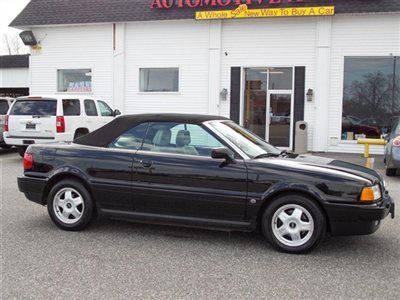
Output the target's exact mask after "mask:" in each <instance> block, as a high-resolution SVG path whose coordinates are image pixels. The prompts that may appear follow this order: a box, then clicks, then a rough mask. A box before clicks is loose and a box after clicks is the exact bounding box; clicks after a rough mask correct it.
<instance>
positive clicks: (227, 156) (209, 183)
mask: <svg viewBox="0 0 400 300" xmlns="http://www.w3.org/2000/svg"><path fill="white" fill-rule="evenodd" d="M23 165H24V170H25V173H24V176H23V177H20V178H18V185H19V189H20V191H21V192H23V193H25V196H26V197H27V198H28V199H29V200H32V201H34V202H37V203H39V204H42V205H47V209H48V212H49V214H50V217H51V219H52V220H53V221H54V223H55V224H56V225H57V226H59V227H60V228H62V229H65V230H81V229H84V228H85V227H86V226H88V225H89V223H90V222H91V221H92V220H93V219H94V218H95V216H96V215H97V214H100V215H103V216H108V217H111V218H121V219H129V220H134V221H140V222H151V223H162V224H174V225H182V226H196V227H204V228H212V229H220V230H229V231H235V230H237V231H258V230H259V231H261V232H262V233H263V234H264V235H265V237H266V238H267V240H268V241H269V242H270V243H271V244H272V245H274V246H275V247H276V248H278V249H280V250H282V251H286V252H290V253H304V252H307V251H310V250H311V249H313V248H314V247H316V246H317V245H318V244H319V243H320V242H321V240H323V238H324V235H325V233H326V232H329V233H331V234H332V235H349V234H369V233H373V232H374V231H375V230H376V229H377V228H378V227H379V224H380V222H381V220H382V219H384V218H385V217H386V216H387V215H388V214H389V213H391V215H392V217H394V203H393V201H392V199H391V198H390V196H389V195H388V192H387V191H386V189H385V183H384V181H383V179H382V177H381V176H380V175H379V174H378V173H377V172H375V171H373V170H371V169H367V168H364V167H361V166H358V165H353V164H350V163H346V162H343V161H338V160H332V159H326V158H321V157H313V156H309V155H300V156H295V155H292V154H289V153H287V152H285V151H283V152H282V151H280V150H278V149H277V148H275V147H273V146H272V145H270V144H268V143H267V142H265V141H264V140H262V139H260V138H259V137H257V136H256V135H254V134H252V133H251V132H249V131H247V130H245V129H244V128H242V127H241V126H239V125H237V124H235V123H234V122H232V121H231V120H228V119H225V118H222V117H218V116H203V115H179V114H147V115H130V116H122V117H119V118H117V119H116V120H114V121H112V122H111V123H109V124H107V125H106V126H104V127H102V128H100V129H98V130H97V131H94V132H92V133H90V134H88V135H86V136H84V137H82V138H80V139H78V140H76V141H75V142H74V143H65V144H53V145H45V146H44V145H43V146H42V145H31V146H30V147H29V148H28V150H27V151H26V154H25V157H24V162H23Z"/></svg>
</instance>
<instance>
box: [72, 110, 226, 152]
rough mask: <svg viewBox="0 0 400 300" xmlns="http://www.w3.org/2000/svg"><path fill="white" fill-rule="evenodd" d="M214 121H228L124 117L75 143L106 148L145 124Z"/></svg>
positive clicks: (195, 117)
mask: <svg viewBox="0 0 400 300" xmlns="http://www.w3.org/2000/svg"><path fill="white" fill-rule="evenodd" d="M212 120H228V119H227V118H224V117H221V116H209V115H194V114H193V115H189V114H140V115H124V116H120V117H118V118H116V119H115V120H113V121H111V122H110V123H108V124H107V125H105V126H103V127H101V128H99V129H97V130H96V131H93V132H91V133H89V134H87V135H85V136H83V137H81V138H79V139H77V140H75V142H74V143H76V144H80V145H86V146H95V147H106V146H107V145H109V144H110V143H111V142H112V141H114V140H115V139H116V138H117V137H119V136H120V135H121V134H123V133H124V132H126V131H127V130H129V129H131V128H132V127H134V126H136V125H138V124H140V123H143V122H177V123H190V124H201V123H203V122H206V121H212Z"/></svg>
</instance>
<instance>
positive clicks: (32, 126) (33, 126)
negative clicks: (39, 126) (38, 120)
mask: <svg viewBox="0 0 400 300" xmlns="http://www.w3.org/2000/svg"><path fill="white" fill-rule="evenodd" d="M26 129H36V124H26Z"/></svg>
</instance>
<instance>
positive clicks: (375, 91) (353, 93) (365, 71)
mask: <svg viewBox="0 0 400 300" xmlns="http://www.w3.org/2000/svg"><path fill="white" fill-rule="evenodd" d="M399 62H400V57H393V56H390V57H345V60H344V90H343V115H342V140H350V141H351V140H357V139H358V138H364V137H366V138H381V136H382V135H383V134H386V133H388V132H389V130H390V125H391V123H392V121H393V118H394V117H395V116H399V115H400V64H399Z"/></svg>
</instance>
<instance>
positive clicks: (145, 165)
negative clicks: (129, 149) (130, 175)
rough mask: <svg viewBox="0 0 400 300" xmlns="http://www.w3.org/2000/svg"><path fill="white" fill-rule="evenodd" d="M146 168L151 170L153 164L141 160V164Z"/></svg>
mask: <svg viewBox="0 0 400 300" xmlns="http://www.w3.org/2000/svg"><path fill="white" fill-rule="evenodd" d="M139 163H140V164H141V165H142V166H143V167H144V168H151V166H152V165H153V162H151V161H148V160H141V161H140V162H139Z"/></svg>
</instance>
